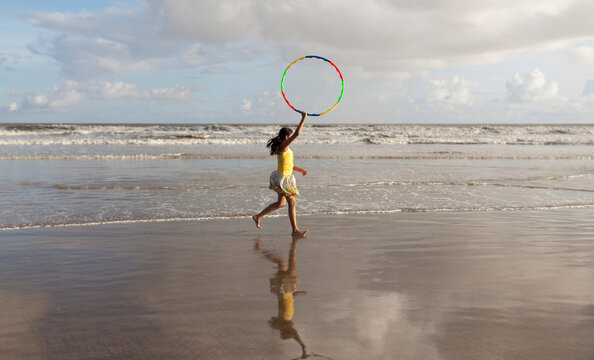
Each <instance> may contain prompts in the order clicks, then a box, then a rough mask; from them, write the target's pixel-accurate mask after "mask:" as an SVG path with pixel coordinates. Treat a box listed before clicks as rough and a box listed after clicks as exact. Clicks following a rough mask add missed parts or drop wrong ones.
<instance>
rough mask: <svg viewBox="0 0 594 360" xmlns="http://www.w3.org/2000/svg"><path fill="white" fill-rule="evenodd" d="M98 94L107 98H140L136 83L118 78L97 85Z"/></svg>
mask: <svg viewBox="0 0 594 360" xmlns="http://www.w3.org/2000/svg"><path fill="white" fill-rule="evenodd" d="M97 96H98V97H100V98H102V99H106V100H112V99H135V98H138V96H139V95H138V90H137V86H136V84H130V83H125V82H123V81H119V80H116V81H114V82H109V81H103V82H102V83H100V84H99V85H98V86H97Z"/></svg>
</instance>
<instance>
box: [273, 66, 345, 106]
mask: <svg viewBox="0 0 594 360" xmlns="http://www.w3.org/2000/svg"><path fill="white" fill-rule="evenodd" d="M305 59H320V60H324V61H327V62H329V63H330V65H332V66H334V68H335V69H336V71H337V72H338V75H340V81H341V87H342V88H341V89H340V96H339V97H338V100H336V104H334V106H332V107H331V108H330V109H328V110H326V111H324V112H321V113H319V114H310V113H308V114H307V115H309V116H321V115H324V114H327V113H329V112H330V111H332V110H334V108H335V107H336V106H337V105H338V103H339V102H340V99H342V94H343V93H344V79H343V78H342V73H341V72H340V70H338V67H337V66H336V65H334V63H333V62H332V61H330V60H328V59H326V58H323V57H321V56H316V55H307V56H304V57H302V58H299V59H297V60H295V61H293V62H292V63H290V64H289V66H287V68H286V69H285V72H284V73H283V77H282V78H281V93H282V94H283V98H284V99H285V101H286V102H287V105H289V107H291V109H293V110H295V111H297V112H298V113H300V112H301V110H297V109H296V108H295V107H294V106H293V105H291V103H290V102H289V100H288V99H287V97H286V96H285V75H286V74H287V70H289V68H290V67H291V66H293V65H294V64H295V63H296V62H298V61H301V60H305Z"/></svg>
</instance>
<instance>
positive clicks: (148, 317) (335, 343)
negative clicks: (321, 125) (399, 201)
mask: <svg viewBox="0 0 594 360" xmlns="http://www.w3.org/2000/svg"><path fill="white" fill-rule="evenodd" d="M300 222H301V226H302V227H303V228H307V229H308V230H309V234H308V237H307V238H306V239H300V240H295V239H293V238H292V237H291V236H290V235H289V229H290V228H289V224H288V220H287V218H286V217H284V216H283V217H277V218H266V219H265V220H264V221H263V223H262V224H263V229H262V230H261V231H257V229H255V227H254V226H253V223H251V219H232V220H208V221H195V222H192V221H187V222H155V223H141V224H120V225H100V226H82V227H70V228H47V229H30V230H20V231H5V232H1V233H0V242H1V244H2V248H1V252H0V257H1V260H0V303H1V304H2V305H1V306H2V314H3V316H2V317H1V318H0V325H1V326H0V348H1V349H2V352H1V353H0V358H1V359H14V360H18V359H28V360H32V359H63V360H67V359H293V358H296V357H300V356H302V354H303V353H304V352H305V353H306V354H308V355H309V356H310V357H311V358H323V357H321V356H320V355H323V356H325V357H327V358H330V359H362V358H365V359H591V358H592V354H594V338H593V337H592V334H593V333H594V290H593V289H592V283H593V281H594V266H593V265H594V240H593V239H594V224H593V223H592V221H591V210H588V209H563V210H550V211H509V212H506V211H502V212H446V213H396V214H383V215H362V214H359V215H345V216H341V215H328V216H305V217H301V218H300ZM302 347H304V348H302Z"/></svg>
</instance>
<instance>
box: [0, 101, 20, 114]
mask: <svg viewBox="0 0 594 360" xmlns="http://www.w3.org/2000/svg"><path fill="white" fill-rule="evenodd" d="M18 109H19V106H18V105H17V103H15V102H14V101H13V102H11V103H10V104H8V105H6V106H5V107H3V108H2V110H4V111H8V112H13V111H17V110H18Z"/></svg>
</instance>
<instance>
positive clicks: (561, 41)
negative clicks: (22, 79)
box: [26, 0, 594, 81]
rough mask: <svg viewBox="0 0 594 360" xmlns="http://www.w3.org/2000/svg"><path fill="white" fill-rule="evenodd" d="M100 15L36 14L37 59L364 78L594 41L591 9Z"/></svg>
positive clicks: (251, 3) (181, 7) (233, 0)
mask: <svg viewBox="0 0 594 360" xmlns="http://www.w3.org/2000/svg"><path fill="white" fill-rule="evenodd" d="M141 4H142V5H141V6H140V7H136V8H134V7H128V6H119V7H112V8H108V9H104V10H102V11H99V12H96V13H89V12H81V13H75V14H73V13H35V14H30V15H28V16H27V17H26V18H27V20H28V21H29V22H30V23H31V24H33V25H35V26H38V27H40V28H43V29H50V30H52V31H54V32H57V35H55V36H52V37H49V38H47V37H42V38H40V40H39V41H38V43H37V44H34V45H32V46H31V47H30V48H31V49H32V51H36V52H38V53H42V54H46V55H48V56H51V57H53V58H54V59H56V60H57V61H58V63H60V64H61V66H62V70H63V72H64V73H65V74H67V75H68V76H69V78H77V79H79V78H80V79H84V78H92V77H97V76H102V75H106V74H121V73H127V72H132V71H142V70H147V69H155V68H169V67H206V66H212V65H215V64H216V65H217V66H219V67H220V66H221V65H222V64H224V63H226V62H230V61H233V60H237V59H242V60H244V61H246V60H249V59H261V58H263V57H264V56H265V55H267V54H274V55H278V56H280V57H281V58H282V59H283V60H282V61H283V62H285V61H286V60H287V59H293V58H294V57H295V54H302V53H304V52H307V53H319V54H323V55H328V56H330V55H331V57H332V58H333V60H335V61H336V62H337V63H340V64H343V65H344V67H346V68H350V69H352V70H353V71H352V73H351V76H353V77H358V78H361V79H363V80H378V79H380V80H384V81H401V80H402V79H404V78H407V77H408V76H409V73H410V72H419V71H423V70H427V69H434V68H441V67H445V66H448V65H452V64H485V63H494V62H499V61H501V60H502V59H503V58H504V57H505V55H506V54H508V53H510V52H513V51H520V50H526V49H545V48H549V47H555V46H557V47H558V46H562V45H565V44H568V43H572V42H574V41H576V40H578V39H582V40H583V39H585V38H591V37H594V22H592V21H591V19H590V18H591V16H590V14H592V13H594V2H592V1H590V0H565V1H561V0H523V1H516V0H501V1H497V2H492V1H489V0H460V1H454V2H443V1H438V0H426V1H417V2H410V1H407V2H391V1H385V0H369V1H364V2H361V1H355V0H325V1H314V0H303V1H294V2H287V1H257V0H202V1H198V2H197V1H194V0H145V2H143V3H141Z"/></svg>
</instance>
